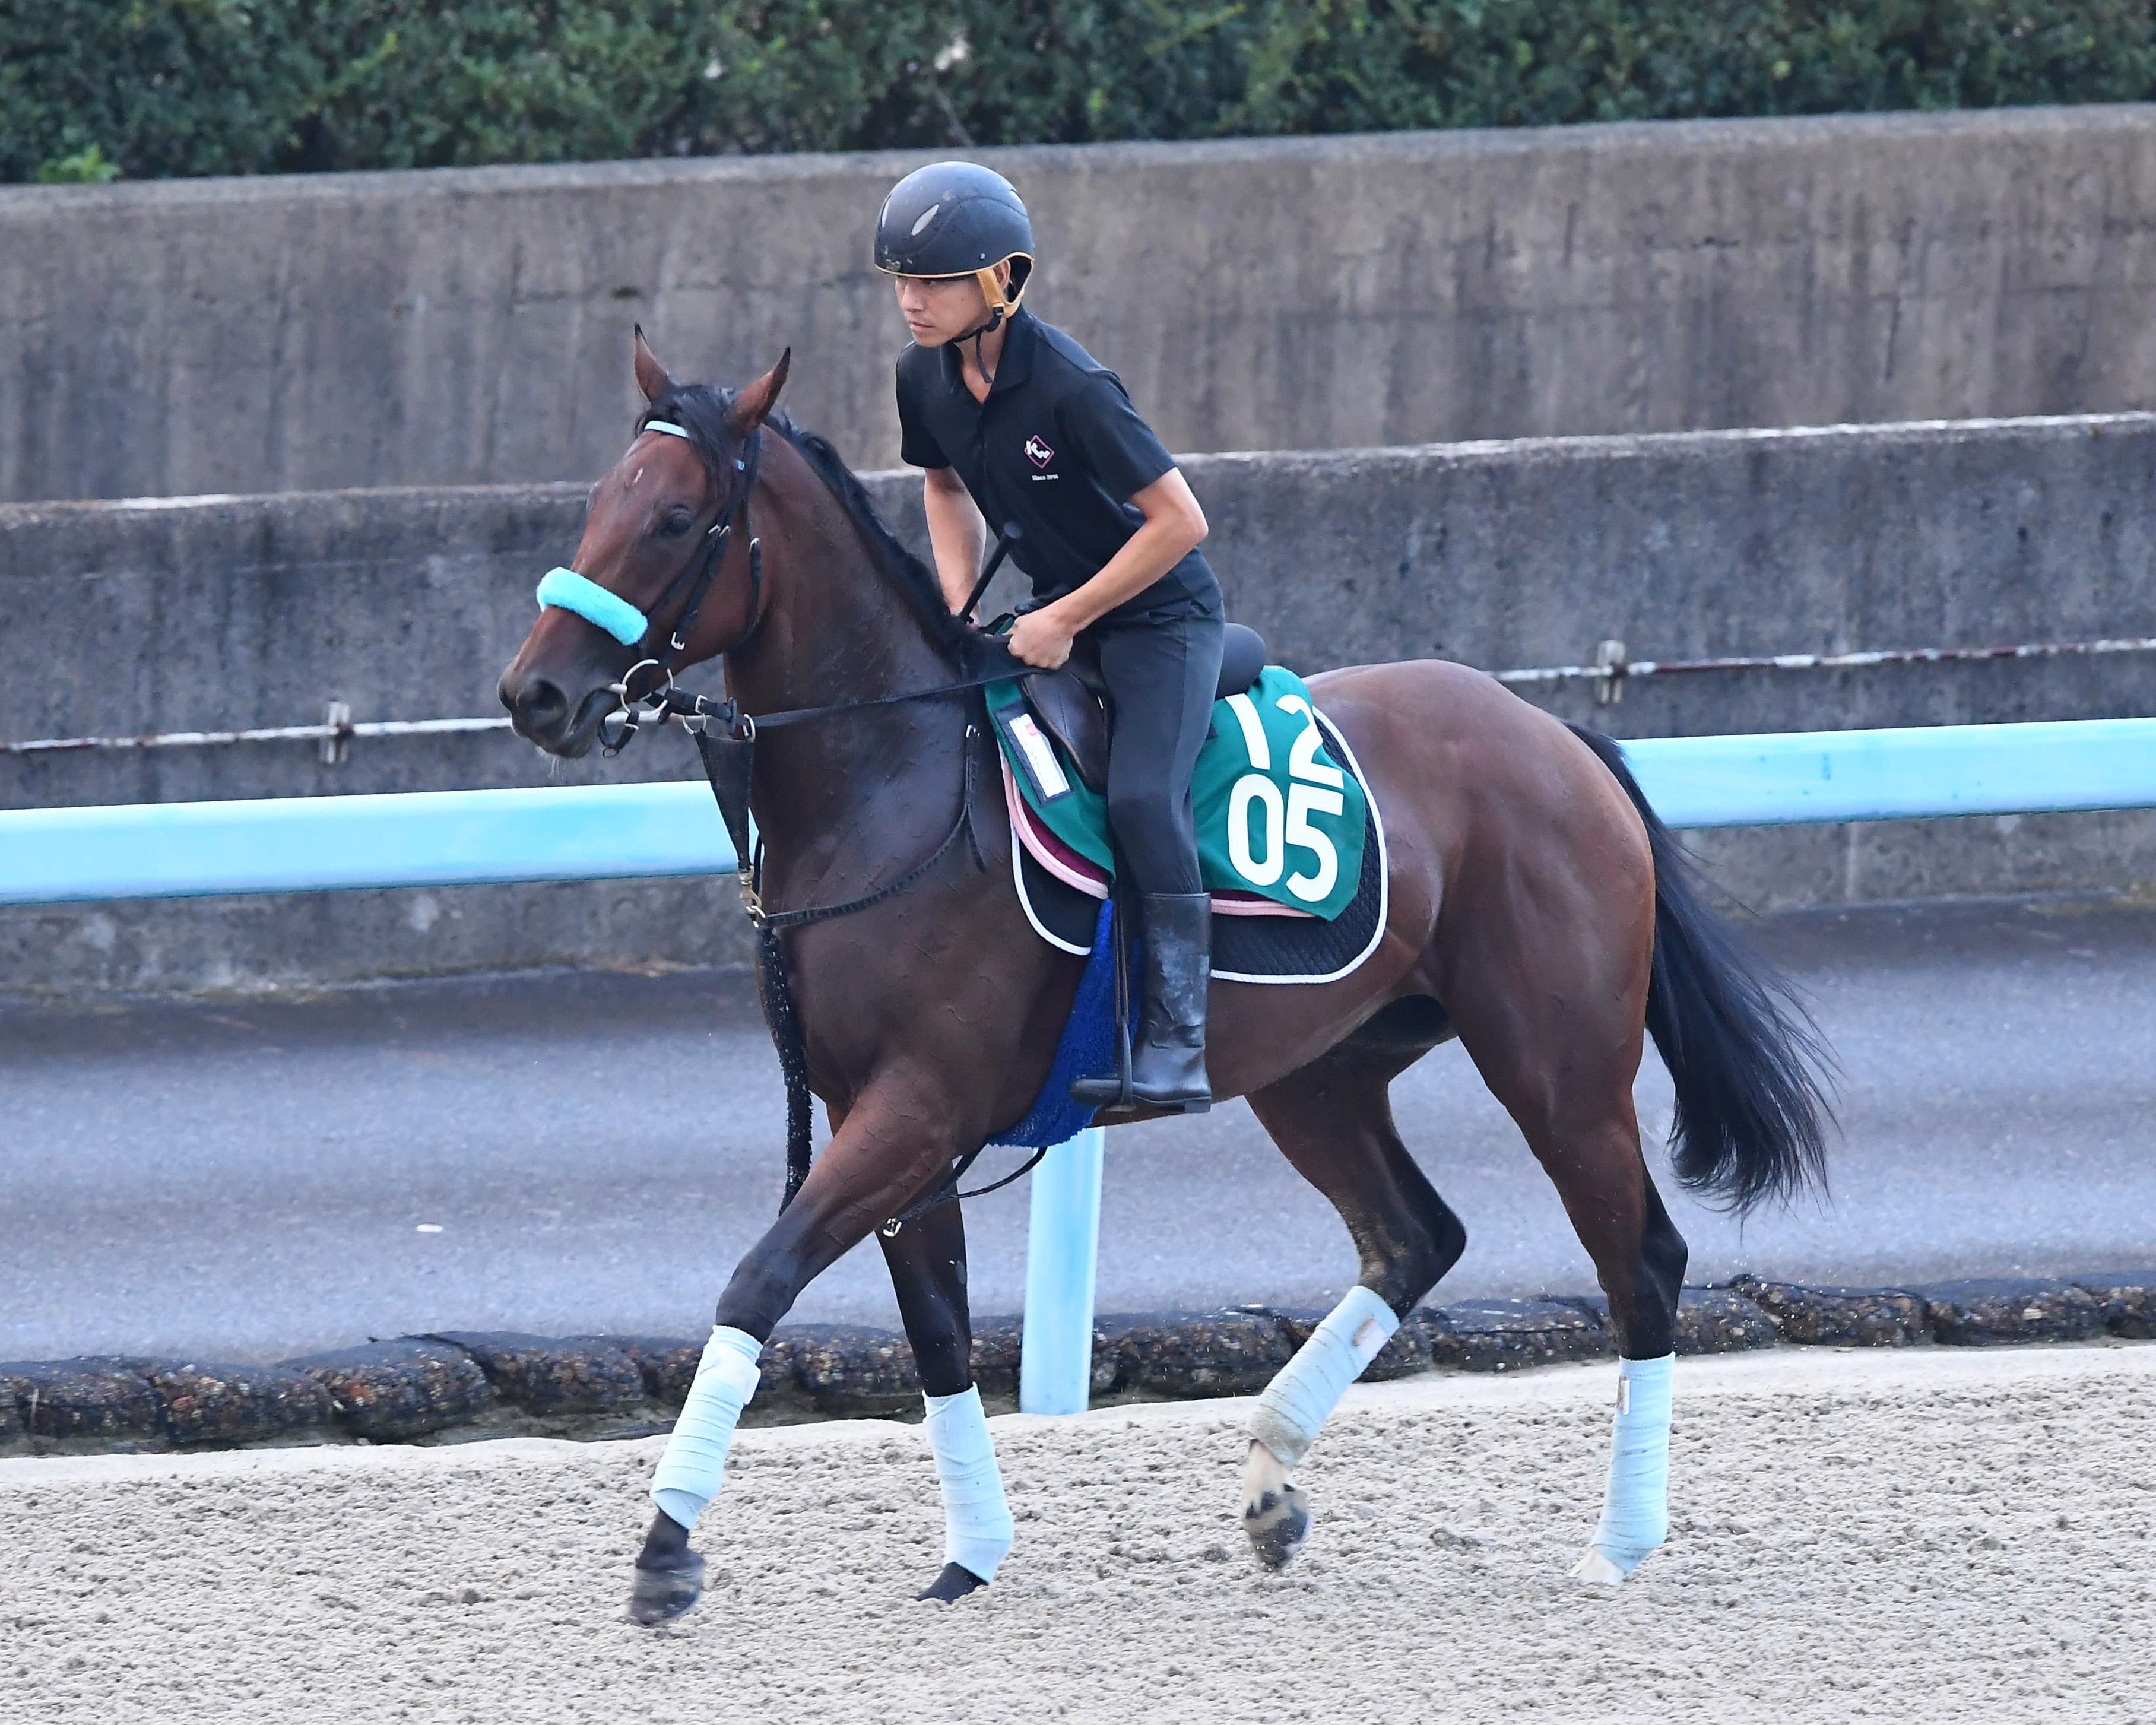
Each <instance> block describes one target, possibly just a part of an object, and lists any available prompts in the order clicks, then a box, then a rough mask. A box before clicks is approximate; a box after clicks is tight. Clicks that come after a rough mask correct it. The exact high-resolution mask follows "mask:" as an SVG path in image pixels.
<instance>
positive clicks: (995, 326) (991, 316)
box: [957, 270, 1025, 383]
mask: <svg viewBox="0 0 2156 1725" xmlns="http://www.w3.org/2000/svg"><path fill="white" fill-rule="evenodd" d="M973 279H974V280H976V281H978V282H979V283H980V285H981V297H982V299H983V300H986V301H987V302H988V321H987V322H986V323H984V324H983V325H981V326H979V327H978V329H971V330H968V331H966V332H965V334H963V335H962V336H958V337H957V339H958V340H959V341H971V342H972V343H973V369H974V370H975V371H977V372H979V373H980V374H981V377H982V380H983V382H988V383H993V382H995V381H996V380H995V379H994V378H993V377H990V376H989V375H988V365H987V363H986V362H984V361H983V359H982V357H981V343H982V342H983V341H985V340H986V339H987V338H988V336H993V334H995V332H996V331H998V330H999V329H1001V328H1002V327H1003V326H1004V318H1006V317H1007V316H1009V315H1010V313H1012V312H1014V311H1017V310H1018V295H1016V294H1014V295H1010V296H1009V297H1008V298H1006V297H1005V295H1004V285H1003V284H1002V283H1001V282H999V281H998V280H996V272H995V271H994V270H975V271H974V272H973ZM1024 291H1025V290H1024V288H1023V287H1021V288H1019V294H1023V293H1024Z"/></svg>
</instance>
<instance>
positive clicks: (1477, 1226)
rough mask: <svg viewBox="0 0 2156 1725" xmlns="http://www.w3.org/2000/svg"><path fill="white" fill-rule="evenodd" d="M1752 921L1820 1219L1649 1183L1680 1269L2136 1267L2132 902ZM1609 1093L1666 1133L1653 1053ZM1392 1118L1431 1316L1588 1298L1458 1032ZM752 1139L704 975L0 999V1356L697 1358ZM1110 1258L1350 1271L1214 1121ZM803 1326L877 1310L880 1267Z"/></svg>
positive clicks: (2137, 1036)
mask: <svg viewBox="0 0 2156 1725" xmlns="http://www.w3.org/2000/svg"><path fill="white" fill-rule="evenodd" d="M1757 937H1758V941H1759V943H1760V944H1761V945H1763V946H1764V947H1767V948H1768V950H1769V951H1770V952H1773V953H1774V956H1775V957H1778V958H1779V960H1780V962H1782V963H1784V965H1785V966H1786V967H1787V968H1789V970H1790V971H1791V973H1793V974H1794V976H1795V977H1796V978H1798V980H1799V983H1801V985H1802V987H1803V988H1804V990H1805V991H1806V993H1808V995H1809V998H1810V999H1811V1002H1812V1004H1813V1006H1814V1009H1815V1012H1816V1014H1817V1015H1818V1017H1819V1019H1820V1024H1822V1026H1823V1027H1824V1028H1825V1030H1826V1032H1827V1034H1828V1035H1829V1037H1830V1039H1831V1040H1832V1041H1833V1043H1834V1045H1835V1049H1836V1050H1837V1052H1838V1054H1839V1055H1840V1060H1841V1063H1842V1066H1843V1069H1844V1076H1843V1100H1842V1106H1841V1126H1842V1137H1841V1138H1840V1142H1838V1143H1837V1144H1836V1146H1835V1151H1834V1155H1833V1180H1834V1189H1833V1195H1832V1198H1831V1199H1830V1200H1829V1201H1828V1202H1825V1203H1823V1204H1822V1203H1806V1204H1800V1205H1799V1206H1798V1207H1797V1208H1795V1209H1791V1210H1788V1211H1782V1212H1774V1213H1768V1214H1758V1215H1755V1216H1754V1217H1753V1218H1752V1219H1751V1220H1750V1221H1749V1222H1748V1223H1746V1224H1739V1223H1738V1222H1737V1221H1735V1220H1732V1219H1729V1218H1727V1217H1724V1216H1721V1215H1717V1214H1714V1213H1712V1212H1711V1211H1709V1210H1707V1209H1702V1207H1700V1206H1699V1205H1697V1204H1693V1203H1691V1202H1690V1201H1689V1200H1688V1199H1686V1198H1684V1197H1683V1196H1682V1195H1681V1194H1679V1193H1678V1192H1676V1189H1675V1187H1674V1184H1673V1183H1671V1181H1670V1180H1669V1179H1668V1178H1666V1173H1663V1176H1662V1183H1663V1189H1664V1192H1665V1194H1666V1195H1667V1196H1668V1198H1669V1199H1670V1203H1671V1210H1672V1213H1673V1214H1674V1215H1675V1216H1676V1220H1677V1224H1678V1226H1679V1227H1680V1228H1681V1230H1683V1232H1684V1234H1685V1235H1686V1238H1687V1239H1688V1240H1690V1241H1691V1249H1692V1259H1691V1262H1692V1271H1693V1276H1694V1278H1695V1279H1703V1278H1707V1277H1712V1276H1721V1275H1726V1274H1727V1273H1729V1272H1731V1271H1735V1270H1738V1269H1740V1268H1751V1269H1755V1270H1758V1271H1761V1272H1763V1273H1767V1274H1774V1275H1780V1276H1793V1277H1802V1278H1807V1279H1811V1280H1824V1281H1849V1282H1865V1281H1881V1280H1915V1279H1921V1278H1938V1277H1947V1276H1974V1275H1994V1274H2014V1273H2028V1274H2043V1273H2048V1272H2052V1271H2062V1270H2080V1269H2092V1268H2099V1267H2107V1266H2113V1265H2148V1264H2156V1028H2153V1027H2156V907H2152V908H2135V907H2133V906H2121V905H2118V904H2117V903H2091V902H2087V901H2076V902H2061V901H2048V902H2046V901H2032V902H2020V903H1991V904H1982V905H1974V906H1967V905H1965V906H1931V907H1912V908H1903V909H1897V910H1864V911H1843V912H1809V913H1804V914H1800V915H1797V916H1786V917H1782V918H1778V919H1775V920H1774V921H1773V922H1769V923H1768V924H1765V925H1763V927H1761V928H1760V929H1759V930H1758V932H1757ZM1639 1094H1640V1106H1641V1116H1642V1120H1643V1122H1644V1123H1645V1126H1646V1127H1647V1128H1648V1131H1649V1132H1650V1137H1655V1138H1656V1139H1659V1137H1661V1132H1664V1131H1666V1127H1667V1124H1668V1120H1669V1092H1668V1083H1667V1080H1666V1076H1664V1074H1663V1072H1662V1070H1661V1066H1660V1065H1659V1064H1657V1063H1656V1062H1655V1060H1654V1059H1653V1056H1652V1055H1650V1056H1649V1059H1648V1062H1647V1067H1646V1070H1645V1071H1644V1072H1643V1073H1642V1075H1641V1077H1640V1087H1639ZM1394 1107H1395V1112H1396V1115H1397V1117H1398V1118H1399V1122H1400V1125H1401V1129H1402V1132H1403V1134H1404V1137H1406V1139H1407V1141H1408V1143H1409V1147H1410V1148H1411V1149H1412V1150H1413V1151H1414V1154H1415V1155H1416V1157H1417V1158H1418V1159H1419V1161H1420V1162H1421V1163H1422V1165H1423V1167H1424V1168H1425V1170H1427V1171H1428V1173H1430V1177H1431V1178H1432V1180H1433V1181H1434V1182H1435V1184H1436V1185H1437V1187H1438V1189H1439V1190H1440V1191H1441V1192H1443V1193H1444V1194H1445V1196H1446V1199H1447V1200H1448V1201H1449V1202H1450V1204H1452V1206H1453V1207H1454V1209H1456V1210H1457V1211H1458V1212H1459V1213H1460V1215H1461V1216H1462V1218H1463V1219H1465V1220H1466V1224H1467V1229H1468V1235H1469V1245H1468V1249H1467V1254H1466V1257H1465V1258H1464V1259H1462V1260H1461V1261H1460V1265H1459V1266H1458V1267H1457V1268H1456V1269H1455V1271H1454V1272H1453V1273H1452V1275H1451V1276H1450V1277H1449V1278H1448V1279H1447V1280H1446V1281H1445V1283H1444V1285H1443V1286H1442V1287H1441V1289H1440V1294H1439V1296H1438V1297H1440V1299H1442V1298H1447V1297H1450V1298H1460V1297H1466V1296H1476V1295H1502V1294H1522V1293H1532V1292H1535V1291H1542V1290H1546V1289H1548V1290H1557V1291H1586V1290H1590V1289H1591V1288H1592V1287H1593V1286H1594V1274H1593V1271H1592V1270H1591V1268H1590V1267H1589V1264H1588V1261H1587V1259H1586V1256H1585V1255H1584V1253H1583V1252H1582V1251H1581V1250H1580V1249H1579V1246H1578V1243H1577V1242H1576V1241H1575V1240H1574V1239H1573V1235H1572V1233H1571V1230H1570V1228H1569V1227H1568V1224H1567V1223H1566V1220H1565V1218H1564V1215H1563V1211H1562V1210H1561V1209H1560V1208H1559V1206H1558V1201H1557V1199H1556V1196H1555V1194H1554V1192H1553V1189H1551V1187H1550V1185H1549V1184H1548V1181H1547V1180H1545V1179H1544V1178H1543V1175H1542V1173H1541V1172H1540V1171H1539V1169H1538V1168H1537V1166H1536V1164H1535V1163H1534V1161H1533V1159H1532V1158H1531V1157H1530V1156H1529V1155H1528V1153H1527V1150H1526V1147H1525V1146H1524V1145H1523V1143H1522V1141H1521V1139H1520V1137H1519V1134H1518V1132H1517V1131H1516V1130H1515V1128H1514V1127H1513V1126H1512V1122H1511V1121H1510V1120H1509V1119H1508V1118H1507V1116H1506V1115H1505V1114H1504V1112H1503V1111H1502V1110H1501V1109H1500V1108H1499V1107H1498V1106H1496V1103H1495V1102H1494V1101H1492V1100H1491V1097H1490V1096H1489V1095H1488V1093H1487V1092H1486V1091H1484V1090H1483V1088H1482V1086H1481V1082H1480V1081H1479V1080H1478V1079H1477V1078H1476V1075H1475V1072H1474V1069H1473V1067H1472V1066H1471V1065H1470V1063H1469V1062H1468V1060H1466V1056H1465V1055H1463V1054H1462V1053H1461V1052H1460V1050H1459V1048H1458V1047H1457V1045H1450V1046H1447V1047H1445V1048H1443V1049H1440V1050H1438V1051H1437V1052H1435V1054H1433V1055H1430V1057H1429V1058H1428V1059H1426V1060H1424V1061H1423V1062H1421V1064H1420V1065H1418V1066H1416V1067H1414V1068H1413V1069H1412V1070H1409V1072H1408V1073H1407V1074H1406V1075H1405V1076H1403V1077H1402V1078H1401V1079H1400V1081H1399V1083H1398V1084H1397V1085H1396V1086H1394ZM783 1124H784V1122H783V1099H782V1095H781V1091H780V1086H779V1079H778V1065H777V1062H776V1060H774V1059H773V1055H772V1054H771V1051H770V1049H769V1045H768V1044H767V1042H766V1040H765V1038H764V1034H763V1031H762V1025H761V1024H760V1023H759V1022H758V1021H757V1019H756V1017H755V1013H754V1009H753V1006H752V1004H748V1003H747V1002H746V1001H745V1000H744V999H743V997H742V990H741V986H740V983H739V982H738V981H737V979H733V978H723V977H720V976H716V975H713V974H710V973H701V974H678V975H671V976H660V977H636V976H620V975H603V974H592V973H550V974H542V975H536V976H525V977H518V978H495V979H488V980H475V981H469V982H457V983H411V984H402V985H397V986H393V987H384V988H372V989H365V990H359V991H355V992H352V993H341V994H337V995H333V996H327V997H324V998H321V999H311V1000H263V999H254V1000H249V1001H243V1002H223V1003H212V1004H187V1005H169V1004H167V1005H145V1006H139V1007H129V1008H120V1009H102V1010H98V1011H95V1012H81V1011H73V1012H69V1011H58V1010H52V1009H34V1008H30V1007H18V1008H12V1009H0V1358H54V1357H58V1356H62V1355H67V1354H74V1353H180V1354H187V1353H193V1354H195V1355H198V1356H208V1357H213V1358H224V1359H249V1358H277V1357H280V1356H283V1355H287V1354H290V1353H299V1352H301V1351H305V1350H309V1349H313V1348H325V1347H331V1346H336V1345H341V1344H342V1343H348V1342H353V1341H359V1340H363V1339H365V1338H367V1337H382V1336H393V1335H398V1334H402V1333H405V1332H411V1331H415V1330H439V1329H456V1328H463V1329H476V1328H506V1329H519V1330H529V1331H536V1332H542V1333H546V1334H557V1335H558V1334H573V1333H578V1332H593V1331H613V1332H646V1333H661V1334H669V1335H694V1334H698V1333H701V1331H702V1330H703V1328H704V1327H706V1325H708V1323H709V1322H710V1321H711V1306H712V1302H713V1300H714V1299H715V1297H716V1294H717V1292H718V1290H719V1288H720V1287H721V1285H722V1284H723V1283H724V1281H725V1280H726V1275H727V1273H728V1271H730V1270H731V1267H732V1266H733V1264H734V1262H735V1260H736V1259H737V1257H738V1256H739V1255H740V1254H741V1253H742V1250H744V1249H745V1248H746V1247H747V1245H749V1243H750V1242H751V1241H752V1240H753V1239H754V1238H755V1237H756V1235H757V1232H758V1230H760V1229H761V1227H762V1225H763V1224H764V1223H765V1222H766V1221H767V1219H769V1217H770V1215H771V1214H772V1212H773V1208H774V1206H775V1204H776V1201H777V1198H778V1183H779V1177H780V1172H781V1163H782V1160H783V1136H784V1134H783ZM1652 1155H1653V1156H1654V1158H1655V1165H1656V1167H1657V1170H1658V1173H1662V1171H1663V1169H1664V1167H1665V1164H1664V1163H1663V1159H1662V1158H1661V1153H1660V1151H1659V1148H1656V1149H1655V1150H1654V1151H1653V1152H1652ZM1025 1219H1026V1201H1025V1188H1024V1185H1023V1184H1021V1185H1018V1186H1014V1187H1013V1188H1011V1189H1009V1190H1008V1191H1006V1192H1004V1193H1002V1194H996V1195H995V1196H993V1197H990V1198H988V1199H982V1200H980V1201H978V1202H977V1203H976V1204H973V1205H971V1206H969V1215H968V1230H969V1232H970V1235H971V1245H972V1277H971V1281H972V1287H973V1299H974V1309H975V1310H976V1311H977V1312H983V1313H992V1312H1015V1311H1016V1310H1018V1309H1019V1304H1020V1293H1021V1290H1022V1288H1023V1286H1024V1233H1025ZM1354 1272H1355V1260H1354V1256H1353V1252H1352V1251H1351V1250H1350V1249H1349V1247H1348V1245H1347V1238H1346V1235H1345V1233H1344V1231H1343V1230H1342V1229H1341V1227H1340V1224H1339V1222H1338V1220H1337V1218H1336V1217H1335V1216H1334V1214H1333V1213H1332V1210H1331V1209H1330V1208H1329V1207H1328V1206H1327V1205H1326V1204H1325V1203H1324V1202H1323V1201H1322V1199H1319V1198H1317V1195H1316V1194H1314V1193H1312V1191H1311V1190H1310V1189H1308V1188H1306V1186H1304V1185H1303V1184H1302V1183H1301V1181H1300V1179H1299V1178H1297V1177H1296V1175H1295V1174H1294V1173H1292V1171H1291V1170H1290V1169H1289V1168H1288V1167H1287V1166H1286V1163H1284V1162H1283V1161H1282V1160H1281V1158H1280V1156H1279V1155H1278V1153H1276V1151H1274V1149H1273V1148H1272V1147H1271V1145H1270V1142H1269V1141H1268V1140H1267V1139H1266V1138H1265V1135H1264V1134H1263V1132H1260V1129H1259V1128H1258V1126H1257V1124H1256V1122H1255V1120H1254V1119H1253V1118H1252V1117H1251V1116H1250V1112H1249V1111H1248V1110H1247V1109H1246V1108H1245V1107H1244V1106H1242V1105H1241V1104H1240V1103H1235V1104H1231V1105H1229V1106H1224V1107H1222V1108H1219V1109H1217V1110H1215V1111H1214V1112H1213V1113H1212V1114H1211V1115H1209V1116H1208V1117H1204V1118H1201V1119H1196V1120H1188V1121H1176V1122H1161V1123H1157V1124H1154V1125H1149V1126H1143V1127H1127V1128H1124V1129H1122V1130H1120V1131H1117V1132H1111V1133H1110V1135H1109V1138H1108V1159H1107V1175H1106V1196H1105V1199H1104V1201H1103V1206H1102V1218H1101V1274H1100V1305H1101V1309H1102V1310H1103V1311H1110V1312H1112V1311H1142V1310H1158V1309H1177V1308H1182V1309H1189V1308H1200V1307H1209V1306H1218V1305H1221V1304H1224V1303H1234V1302H1239V1301H1274V1302H1280V1303H1290V1302H1292V1303H1296V1304H1302V1305H1311V1304H1322V1303H1329V1302H1330V1301H1331V1300H1332V1299H1333V1298H1335V1297H1337V1295H1338V1293H1339V1292H1340V1291H1341V1290H1342V1288H1344V1287H1345V1286H1347V1283H1348V1282H1349V1281H1351V1280H1352V1279H1353V1275H1354ZM795 1316H796V1317H798V1318H800V1319H803V1320H824V1321H840V1322H864V1323H875V1324H885V1325H895V1324H896V1312H895V1309H894V1307H893V1306H892V1303H891V1295H890V1290H889V1285H888V1283H887V1281H885V1276H884V1273H883V1266H882V1261H881V1259H880V1255H878V1254H877V1253H876V1252H875V1249H874V1247H873V1245H866V1246H864V1247H863V1248H861V1249H860V1250H856V1251H855V1252H854V1253H853V1254H852V1255H850V1256H849V1257H847V1258H846V1259H845V1260H843V1261H842V1262H840V1263H839V1264H838V1265H837V1266H834V1268H833V1269H832V1270H831V1271H829V1272H828V1273H827V1274H826V1275H825V1276H824V1277H823V1278H822V1279H821V1280H820V1281H818V1282H817V1283H816V1285H815V1286H813V1287H811V1288H810V1289H809V1290H808V1292H807V1293H806V1294H805V1295H804V1296H803V1299H802V1301H801V1303H800V1305H799V1306H798V1307H797V1308H796V1312H795Z"/></svg>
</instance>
